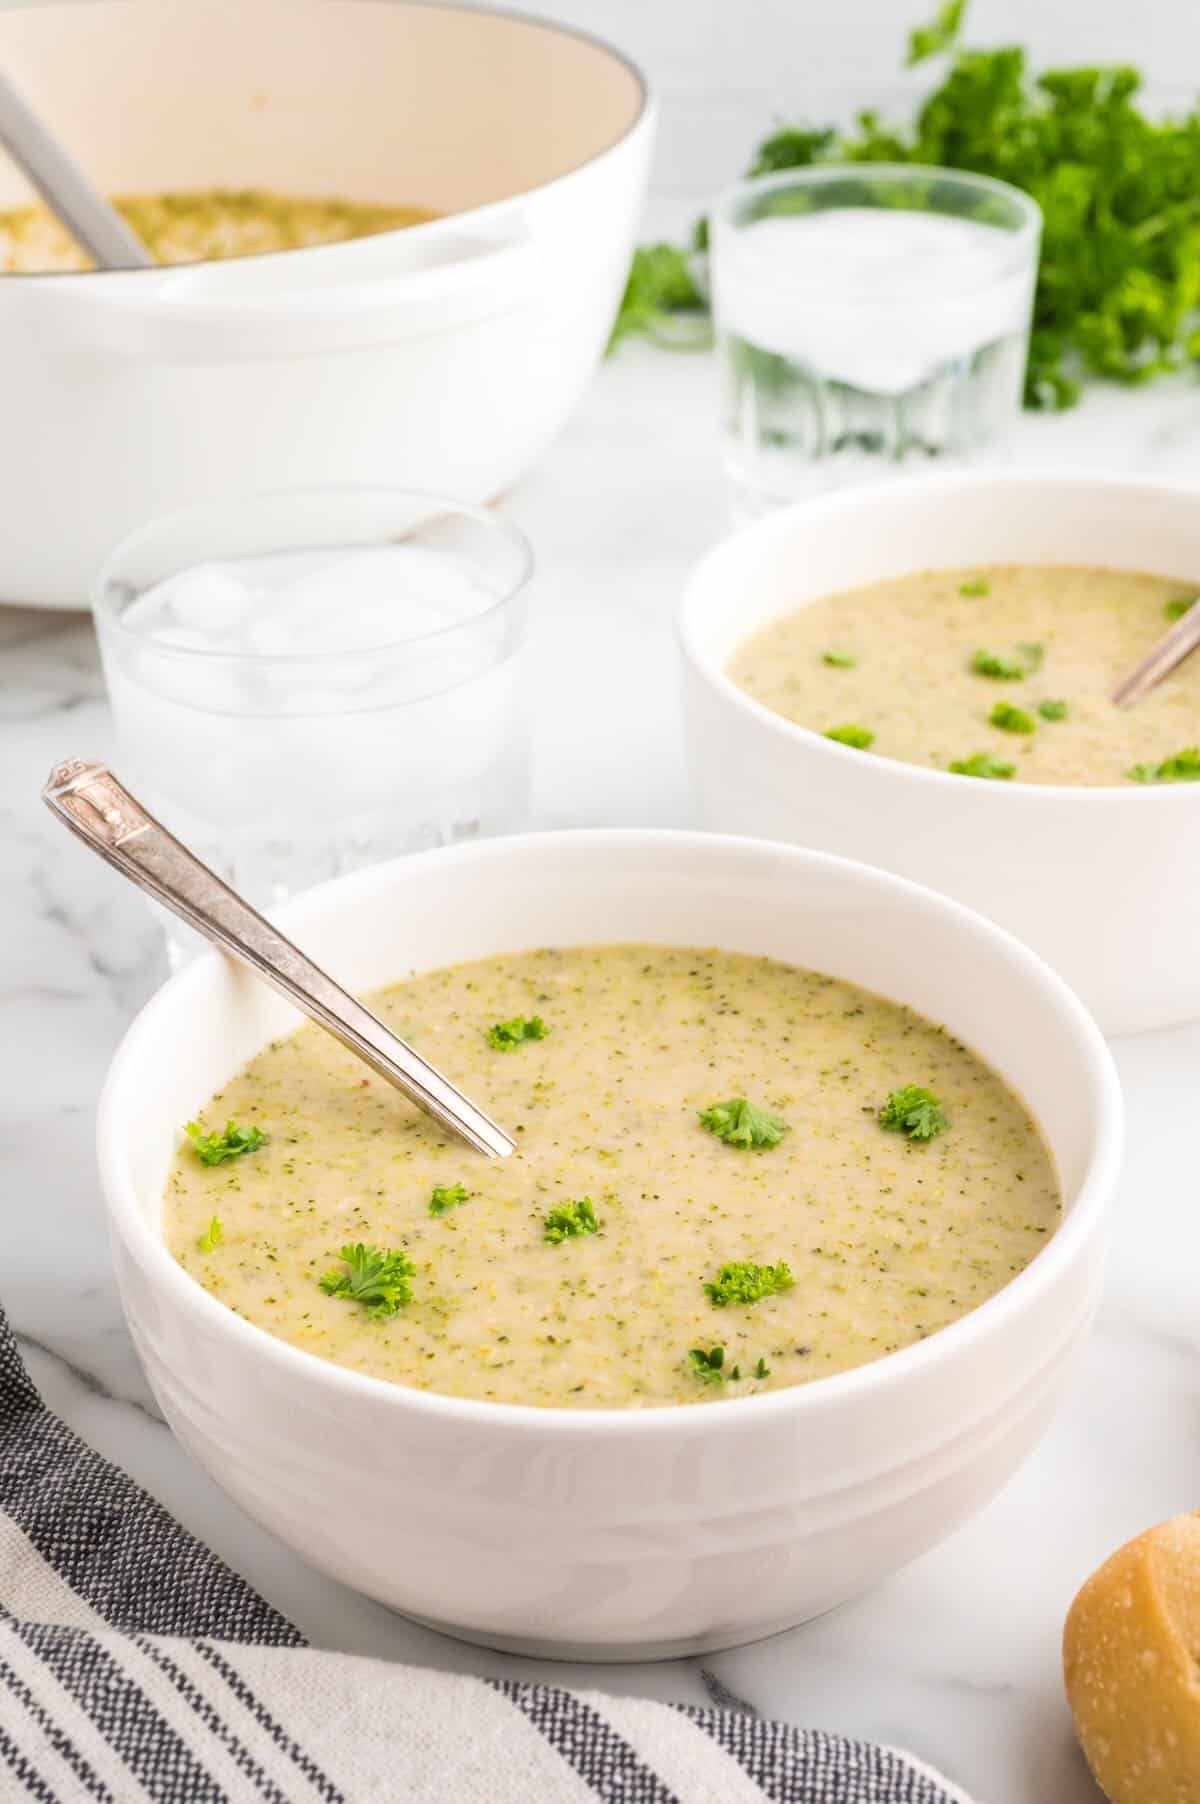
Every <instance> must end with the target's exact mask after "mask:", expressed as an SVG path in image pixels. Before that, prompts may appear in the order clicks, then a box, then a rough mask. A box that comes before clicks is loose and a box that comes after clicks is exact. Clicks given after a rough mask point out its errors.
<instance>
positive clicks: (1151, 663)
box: [1112, 600, 1200, 708]
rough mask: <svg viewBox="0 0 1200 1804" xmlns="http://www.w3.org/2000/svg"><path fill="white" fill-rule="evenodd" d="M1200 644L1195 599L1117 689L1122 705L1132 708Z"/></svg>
mask: <svg viewBox="0 0 1200 1804" xmlns="http://www.w3.org/2000/svg"><path fill="white" fill-rule="evenodd" d="M1198 645H1200V600H1197V601H1195V602H1193V604H1192V606H1191V607H1190V608H1189V609H1188V611H1187V613H1186V614H1184V615H1183V616H1182V617H1181V618H1180V619H1179V620H1177V621H1176V622H1175V624H1174V626H1173V627H1171V628H1170V629H1169V631H1167V632H1165V633H1164V634H1163V636H1162V638H1161V639H1160V640H1159V641H1158V642H1157V644H1156V645H1153V646H1151V648H1150V650H1149V651H1148V652H1147V653H1146V656H1145V657H1144V658H1143V659H1142V661H1141V663H1140V664H1137V665H1135V667H1134V668H1133V669H1132V670H1130V671H1128V672H1127V673H1126V675H1125V676H1123V677H1122V678H1121V681H1120V682H1119V683H1118V684H1117V686H1116V688H1115V689H1114V690H1113V693H1112V698H1113V701H1114V702H1115V704H1116V706H1117V707H1118V708H1131V707H1132V706H1133V704H1134V703H1135V702H1140V701H1141V699H1142V697H1143V696H1145V695H1149V693H1150V691H1151V690H1152V689H1156V688H1157V687H1158V685H1159V683H1161V682H1162V680H1163V678H1164V677H1167V676H1170V674H1171V672H1172V671H1173V670H1175V669H1176V668H1177V667H1178V666H1179V665H1180V664H1182V663H1183V660H1184V659H1185V658H1186V657H1188V656H1190V654H1191V653H1192V652H1194V651H1195V649H1196V647H1197V646H1198Z"/></svg>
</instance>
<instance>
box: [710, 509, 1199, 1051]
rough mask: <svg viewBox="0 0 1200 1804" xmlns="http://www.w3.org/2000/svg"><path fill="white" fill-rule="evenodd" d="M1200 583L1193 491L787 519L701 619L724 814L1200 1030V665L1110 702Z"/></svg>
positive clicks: (1144, 1022)
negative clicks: (971, 915)
mask: <svg viewBox="0 0 1200 1804" xmlns="http://www.w3.org/2000/svg"><path fill="white" fill-rule="evenodd" d="M1198 591H1200V519H1198V516H1197V510H1196V506H1195V497H1194V495H1193V494H1192V493H1191V492H1190V491H1188V490H1185V489H1171V488H1168V487H1165V486H1163V485H1158V484H1153V483H1144V482H1138V481H1133V480H1126V479H1121V478H1104V477H1092V476H1075V475H1063V474H1061V473H1060V474H1045V475H1041V474H1037V473H1030V474H1018V473H1002V474H1001V473H998V474H983V473H979V474H967V475H955V476H944V477H937V478H928V479H923V480H921V481H918V482H898V483H895V484H887V485H881V486H880V487H878V488H871V489H864V490H860V491H856V492H846V493H843V494H840V495H836V496H832V497H829V498H826V499H823V500H819V501H816V502H812V503H809V504H806V505H804V506H802V507H798V508H790V509H785V510H783V511H782V512H781V513H779V514H777V515H775V516H773V517H771V518H769V519H767V520H765V521H762V522H759V523H758V524H757V525H756V526H754V527H751V528H749V529H748V530H747V531H745V532H743V533H740V534H737V535H735V536H734V537H733V538H731V539H729V540H727V541H726V542H725V543H724V544H722V545H720V546H718V547H717V548H716V549H715V550H714V551H712V552H710V553H709V555H708V556H707V557H706V558H705V559H704V560H703V561H702V562H701V564H700V565H699V566H698V567H697V569H696V570H695V572H694V573H693V576H692V578H691V580H690V582H689V585H688V589H687V592H686V594H685V597H684V601H683V604H682V608H681V613H680V634H681V643H682V649H683V662H684V692H685V710H686V722H687V736H688V745H689V758H690V763H691V769H692V774H693V780H694V783H695V786H696V790H697V795H698V799H699V802H700V807H701V811H702V816H703V819H704V821H705V823H706V825H708V826H711V827H714V828H718V829H721V828H732V827H733V826H734V825H735V824H736V825H737V826H738V828H739V830H742V831H748V832H756V833H764V834H770V835H772V836H773V837H777V838H781V839H788V840H794V841H798V842H800V843H803V844H807V845H813V846H818V847H821V848H822V849H825V850H828V851H832V852H838V853H841V854H844V855H846V856H850V857H857V858H862V859H865V860H868V861H869V862H871V863H874V864H878V865H880V866H882V867H884V868H885V869H888V870H892V871H895V872H897V873H898V874H900V875H902V876H907V877H911V878H913V879H915V880H916V881H918V882H924V883H928V884H930V885H932V886H933V887H934V888H936V889H939V890H941V891H943V892H944V893H946V894H948V895H951V896H954V897H955V898H956V899H957V900H959V901H962V902H965V903H967V904H968V905H969V906H971V907H974V908H978V909H979V910H981V911H982V912H983V913H986V914H988V915H990V916H991V917H992V918H993V919H995V920H996V921H998V922H1000V923H1001V925H1003V926H1005V927H1008V928H1009V929H1011V930H1012V931H1013V932H1015V933H1017V934H1019V935H1020V937H1021V938H1022V939H1024V940H1026V941H1027V943H1028V944H1029V945H1031V946H1032V947H1033V948H1034V950H1035V951H1037V952H1039V953H1040V954H1041V955H1042V956H1043V957H1045V958H1047V959H1048V960H1049V961H1050V962H1051V963H1052V964H1054V965H1055V966H1056V967H1057V969H1058V970H1059V971H1060V972H1061V973H1062V974H1063V976H1064V977H1066V979H1067V981H1068V982H1069V983H1071V984H1072V985H1073V987H1074V988H1075V989H1076V990H1077V991H1078V992H1079V994H1080V995H1081V997H1082V998H1083V1000H1084V1002H1085V1003H1086V1004H1087V1005H1088V1006H1089V1007H1090V1008H1091V1009H1093V1011H1094V1012H1095V1013H1096V1015H1097V1017H1098V1019H1099V1021H1100V1024H1101V1026H1102V1027H1103V1028H1105V1029H1106V1030H1107V1031H1108V1032H1111V1033H1121V1032H1129V1031H1137V1030H1140V1029H1143V1028H1150V1027H1156V1026H1162V1025H1165V1024H1168V1023H1170V1022H1173V1021H1180V1020H1187V1019H1192V1018H1194V1017H1196V1016H1197V1015H1200V945H1198V944H1197V942H1196V939H1195V936H1194V934H1193V933H1192V932H1191V929H1190V923H1189V919H1188V912H1187V910H1186V908H1184V907H1182V906H1181V898H1182V897H1184V896H1186V895H1189V894H1192V893H1194V892H1195V889H1196V887H1197V885H1198V884H1200V832H1197V831H1196V830H1195V829H1196V828H1197V827H1200V783H1197V782H1196V781H1195V779H1196V778H1197V777H1200V661H1197V660H1192V661H1190V662H1188V663H1186V664H1185V665H1183V666H1182V667H1181V668H1180V669H1179V670H1178V671H1177V672H1176V673H1174V675H1173V676H1172V677H1171V678H1169V679H1168V680H1167V682H1166V683H1165V684H1163V685H1162V686H1161V687H1160V688H1159V689H1158V690H1157V691H1155V692H1154V693H1153V694H1151V695H1150V696H1148V697H1147V698H1146V699H1145V700H1144V701H1143V702H1142V703H1140V704H1138V705H1137V706H1136V707H1134V708H1130V709H1125V710H1119V709H1117V708H1115V707H1114V706H1113V704H1112V702H1111V700H1110V695H1111V690H1112V688H1113V686H1114V685H1115V683H1116V681H1117V679H1118V677H1119V676H1120V675H1122V674H1123V673H1124V671H1125V670H1127V669H1128V668H1129V667H1130V666H1131V665H1132V664H1133V663H1135V662H1137V660H1138V658H1139V656H1140V655H1141V654H1142V653H1143V652H1144V651H1146V650H1148V649H1149V647H1150V646H1151V645H1152V644H1153V642H1154V641H1155V639H1156V638H1157V637H1159V636H1160V635H1161V633H1163V632H1164V631H1165V630H1166V629H1167V627H1168V625H1169V624H1170V622H1171V620H1172V619H1174V618H1176V617H1177V616H1178V614H1179V613H1180V612H1182V611H1183V610H1184V609H1185V608H1187V607H1188V606H1190V605H1191V603H1192V602H1193V601H1194V600H1195V598H1196V595H1197V592H1198Z"/></svg>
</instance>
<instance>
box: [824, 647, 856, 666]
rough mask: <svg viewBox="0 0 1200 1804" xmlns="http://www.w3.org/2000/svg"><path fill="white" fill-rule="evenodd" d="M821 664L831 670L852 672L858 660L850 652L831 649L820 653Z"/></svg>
mask: <svg viewBox="0 0 1200 1804" xmlns="http://www.w3.org/2000/svg"><path fill="white" fill-rule="evenodd" d="M821 662H822V664H828V666H829V668H830V669H831V670H853V669H854V668H855V666H856V665H857V663H858V658H857V657H856V656H855V654H854V653H853V652H852V651H837V650H834V649H831V650H829V651H823V652H822V653H821Z"/></svg>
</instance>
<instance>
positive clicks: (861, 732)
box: [825, 726, 875, 752]
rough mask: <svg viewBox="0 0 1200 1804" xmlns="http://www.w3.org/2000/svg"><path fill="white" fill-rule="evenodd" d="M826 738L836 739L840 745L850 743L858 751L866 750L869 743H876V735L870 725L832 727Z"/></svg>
mask: <svg viewBox="0 0 1200 1804" xmlns="http://www.w3.org/2000/svg"><path fill="white" fill-rule="evenodd" d="M825 737H826V739H836V740H837V743H838V744H839V745H850V746H853V747H854V750H855V751H856V752H865V751H866V749H867V747H868V746H869V745H874V743H875V735H874V733H872V731H871V729H870V728H869V727H856V726H848V727H830V729H829V731H828V732H827V733H826V735H825Z"/></svg>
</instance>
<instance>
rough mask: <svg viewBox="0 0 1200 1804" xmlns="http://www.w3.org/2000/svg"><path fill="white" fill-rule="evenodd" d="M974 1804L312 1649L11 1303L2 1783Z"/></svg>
mask: <svg viewBox="0 0 1200 1804" xmlns="http://www.w3.org/2000/svg"><path fill="white" fill-rule="evenodd" d="M25 1797H28V1798H32V1799H37V1800H39V1801H40V1804H76V1800H80V1801H82V1800H101V1801H102V1804H144V1801H148V1800H154V1801H155V1804H225V1801H226V1800H229V1801H231V1804H236V1801H237V1800H240V1799H257V1798H263V1799H269V1800H271V1801H272V1804H342V1801H343V1800H346V1801H347V1804H355V1801H359V1800H361V1801H363V1804H366V1801H368V1800H369V1801H370V1804H380V1801H381V1800H386V1801H389V1804H390V1801H391V1800H397V1799H402V1800H405V1804H543V1801H544V1804H594V1800H596V1799H603V1800H606V1801H608V1804H763V1800H764V1799H770V1800H773V1801H774V1804H970V1801H969V1800H968V1799H967V1798H966V1797H965V1794H964V1793H962V1792H961V1791H958V1790H956V1789H955V1787H953V1786H952V1785H950V1784H949V1783H948V1782H947V1781H946V1780H945V1779H943V1778H941V1777H940V1776H939V1775H938V1774H937V1773H935V1772H933V1771H931V1770H930V1769H928V1768H926V1767H923V1766H922V1765H920V1763H919V1762H917V1761H915V1760H913V1759H912V1758H911V1756H909V1755H906V1754H902V1753H898V1752H896V1751H895V1750H893V1749H889V1748H882V1747H876V1746H874V1745H872V1744H869V1743H863V1742H851V1741H845V1740H842V1739H839V1738H838V1737H835V1736H830V1735H823V1734H820V1733H818V1732H816V1731H812V1730H804V1729H794V1728H790V1727H788V1726H787V1725H786V1724H783V1723H776V1722H764V1721H763V1720H761V1719H760V1718H758V1717H757V1716H755V1715H754V1714H753V1713H751V1712H749V1711H747V1710H745V1709H743V1710H740V1711H737V1710H693V1709H682V1708H674V1707H672V1706H671V1705H667V1704H656V1703H649V1702H646V1701H644V1700H641V1699H635V1698H611V1697H607V1696H603V1695H601V1694H600V1693H598V1692H597V1693H589V1692H571V1691H562V1690H559V1689H557V1688H555V1687H551V1686H545V1685H519V1684H515V1683H510V1682H507V1681H506V1682H502V1683H492V1682H489V1681H486V1680H483V1679H473V1678H466V1677H461V1676H454V1675H448V1674H440V1673H431V1672H426V1671H424V1670H421V1669H418V1668H413V1667H402V1666H394V1665H390V1664H388V1663H387V1662H385V1661H380V1660H366V1659H358V1658H354V1657H352V1656H350V1655H346V1654H331V1653H322V1652H319V1651H317V1650H315V1649H313V1648H310V1647H308V1646H306V1645H305V1642H304V1638H303V1637H302V1636H301V1635H300V1634H299V1632H298V1631H297V1630H296V1629H295V1628H293V1626H292V1624H291V1623H289V1622H288V1621H286V1620H285V1618H284V1617H282V1616H280V1615H279V1614H278V1612H277V1611H275V1610H273V1609H272V1608H271V1606H270V1605H269V1604H267V1603H266V1602H265V1601H264V1600H263V1599H262V1598H261V1597H259V1596H258V1595H257V1594H256V1593H255V1592H254V1591H252V1590H251V1589H250V1587H249V1586H248V1585H246V1584H245V1583H244V1582H243V1581H242V1580H241V1579H240V1578H238V1577H237V1576H236V1574H234V1573H233V1572H231V1571H230V1570H229V1569H228V1567H226V1566H224V1565H222V1563H221V1562H220V1560H218V1559H217V1558H216V1557H215V1555H213V1554H212V1553H210V1552H209V1551H208V1549H207V1548H205V1547H202V1546H201V1545H200V1543H199V1542H197V1541H195V1540H194V1539H193V1538H192V1537H191V1536H190V1535H189V1534H186V1533H185V1532H184V1530H183V1529H181V1528H180V1527H179V1525H178V1523H176V1522H174V1521H173V1520H172V1519H171V1517H170V1516H168V1515H167V1514H166V1512H165V1511H164V1510H163V1509H162V1508H161V1507H160V1506H159V1505H158V1504H157V1503H155V1502H154V1501H153V1500H152V1499H151V1498H150V1497H148V1496H147V1495H146V1494H145V1492H143V1491H141V1490H139V1489H138V1487H137V1486H136V1485H135V1484H134V1483H133V1482H132V1481H131V1480H130V1479H129V1478H127V1477H126V1476H125V1474H124V1473H122V1472H118V1471H117V1470H116V1469H115V1468H114V1467H112V1466H110V1465H109V1464H108V1463H107V1462H106V1461H105V1460H103V1459H101V1458H100V1456H99V1455H98V1454H97V1453H94V1452H93V1451H92V1450H91V1449H90V1448H89V1447H86V1446H85V1445H84V1444H83V1443H82V1442H81V1441H80V1440H79V1439H78V1438H77V1436H75V1435H74V1434H73V1433H72V1432H71V1431H70V1430H69V1429H68V1428H66V1427H65V1426H64V1425H63V1424H62V1423H61V1422H59V1421H57V1420H56V1418H55V1417H53V1416H52V1415H51V1414H50V1413H49V1411H48V1410H47V1409H46V1408H45V1406H44V1405H43V1403H42V1402H41V1399H40V1398H39V1397H38V1395H37V1392H36V1391H35V1390H34V1388H33V1385H32V1384H31V1382H30V1380H29V1377H28V1375H27V1374H26V1372H25V1370H24V1367H23V1366H22V1364H21V1360H20V1357H19V1355H18V1352H17V1348H16V1345H15V1343H14V1341H13V1337H12V1334H11V1332H10V1330H9V1328H8V1324H7V1323H6V1321H5V1320H4V1317H3V1315H2V1314H0V1798H3V1799H6V1800H7V1799H14V1800H15V1799H18V1798H25Z"/></svg>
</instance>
